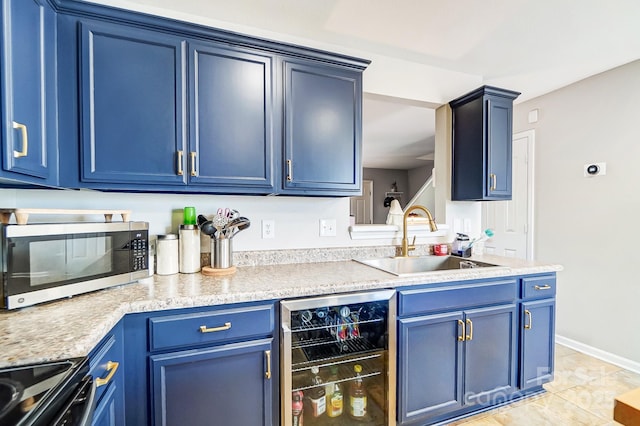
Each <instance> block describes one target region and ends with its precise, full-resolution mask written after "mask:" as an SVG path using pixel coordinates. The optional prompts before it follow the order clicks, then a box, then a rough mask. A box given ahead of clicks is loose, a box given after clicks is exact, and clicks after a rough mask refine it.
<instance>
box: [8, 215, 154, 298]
mask: <svg viewBox="0 0 640 426" xmlns="http://www.w3.org/2000/svg"><path fill="white" fill-rule="evenodd" d="M0 229H1V230H2V235H1V238H2V240H1V244H0V263H1V266H2V269H1V271H2V286H1V287H0V296H1V300H0V307H1V308H3V309H15V308H21V307H24V306H30V305H34V304H36V303H41V302H47V301H50V300H55V299H60V298H64V297H69V296H73V295H76V294H80V293H86V292H89V291H94V290H99V289H103V288H106V287H111V286H115V285H120V284H126V283H129V282H132V281H135V280H137V279H140V278H144V277H147V276H148V275H149V265H148V259H149V255H148V250H149V224H148V223H147V222H111V223H89V222H81V223H55V224H31V225H1V228H0Z"/></svg>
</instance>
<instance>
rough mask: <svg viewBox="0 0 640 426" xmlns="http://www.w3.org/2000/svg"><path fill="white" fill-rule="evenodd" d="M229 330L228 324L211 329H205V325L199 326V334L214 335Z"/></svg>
mask: <svg viewBox="0 0 640 426" xmlns="http://www.w3.org/2000/svg"><path fill="white" fill-rule="evenodd" d="M230 328H231V323H230V322H225V323H224V325H221V326H220V327H212V328H207V326H206V325H201V326H200V333H215V332H216V331H225V330H228V329H230Z"/></svg>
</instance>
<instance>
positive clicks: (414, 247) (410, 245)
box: [407, 235, 416, 254]
mask: <svg viewBox="0 0 640 426" xmlns="http://www.w3.org/2000/svg"><path fill="white" fill-rule="evenodd" d="M415 249H416V236H415V235H414V236H413V241H411V244H408V245H407V254H409V252H410V251H413V250H415Z"/></svg>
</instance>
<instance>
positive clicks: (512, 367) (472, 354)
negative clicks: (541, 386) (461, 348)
mask: <svg viewBox="0 0 640 426" xmlns="http://www.w3.org/2000/svg"><path fill="white" fill-rule="evenodd" d="M517 320H518V317H517V313H516V305H515V304H510V305H500V306H496V307H490V308H479V309H473V310H467V311H465V319H464V321H465V329H466V330H465V334H466V336H465V358H464V360H465V363H464V403H465V405H471V404H485V405H486V404H495V403H499V402H501V401H504V400H505V399H506V398H507V397H508V396H510V394H511V393H513V392H514V391H515V390H516V365H517V364H516V360H517Z"/></svg>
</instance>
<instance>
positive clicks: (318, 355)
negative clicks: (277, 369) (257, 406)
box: [282, 291, 395, 426]
mask: <svg viewBox="0 0 640 426" xmlns="http://www.w3.org/2000/svg"><path fill="white" fill-rule="evenodd" d="M372 293H376V295H378V296H377V297H380V296H379V295H382V297H385V298H382V297H381V298H380V299H369V300H367V297H365V295H366V296H370V295H369V294H367V293H359V294H355V296H354V295H345V296H344V297H343V296H335V297H331V299H330V300H327V302H328V303H326V304H322V302H323V300H321V299H320V298H317V299H308V301H309V302H307V301H305V300H304V299H298V300H295V301H285V302H283V305H284V308H283V331H284V338H283V342H284V346H283V353H284V356H283V368H282V374H283V375H284V377H283V379H282V383H283V390H282V391H283V393H282V401H283V415H284V419H283V420H284V421H283V424H285V425H290V424H293V423H291V419H292V416H293V417H295V416H294V415H293V414H292V404H293V405H294V406H296V407H297V408H296V410H300V405H295V403H293V400H292V395H293V394H296V395H298V397H300V396H302V398H303V401H302V406H303V410H302V413H303V417H304V424H305V425H309V426H315V425H331V426H333V425H340V426H343V425H345V426H348V425H352V424H353V425H356V424H357V425H372V426H382V425H386V424H388V422H389V419H390V418H392V419H395V409H394V406H395V400H394V398H395V386H393V385H392V382H395V377H393V378H390V377H389V372H390V369H393V370H392V371H395V361H394V360H395V358H394V357H395V352H394V353H390V350H394V349H390V346H391V347H393V346H395V326H390V324H389V321H390V318H395V306H394V305H392V304H391V303H390V300H392V301H394V302H395V296H394V295H393V294H392V293H393V292H389V291H380V292H372ZM336 302H337V303H336ZM341 302H342V303H341ZM390 311H392V312H390ZM394 325H395V324H394ZM357 383H362V385H357ZM334 384H338V385H339V386H340V389H341V390H340V392H342V394H343V397H342V398H343V399H342V401H343V409H342V413H341V414H339V417H335V414H332V415H331V416H330V415H328V411H327V412H324V411H323V412H321V413H318V412H317V410H316V411H314V410H313V409H312V408H311V405H312V404H311V399H313V398H317V396H316V395H318V394H321V395H322V394H323V393H320V392H321V391H320V390H319V389H323V390H325V391H326V392H325V393H326V395H329V392H330V391H329V389H331V386H332V385H334ZM354 386H363V387H364V389H366V394H367V402H366V404H367V408H366V416H365V417H364V418H360V419H358V418H354V416H355V414H354V413H350V409H351V408H350V406H349V392H350V390H351V389H353V387H354ZM310 398H311V399H310ZM314 401H315V399H314ZM328 401H329V399H327V402H326V404H327V410H328V409H329V402H328ZM316 408H317V407H316ZM323 410H324V409H323ZM352 414H353V415H352ZM298 415H300V414H299V412H298ZM294 420H295V419H294ZM298 421H299V420H296V422H298ZM296 424H297V423H296Z"/></svg>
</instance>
